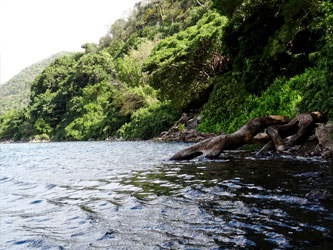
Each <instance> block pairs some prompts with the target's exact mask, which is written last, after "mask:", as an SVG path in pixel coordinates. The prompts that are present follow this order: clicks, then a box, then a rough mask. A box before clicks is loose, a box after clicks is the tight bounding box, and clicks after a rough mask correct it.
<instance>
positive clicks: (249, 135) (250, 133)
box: [170, 116, 289, 160]
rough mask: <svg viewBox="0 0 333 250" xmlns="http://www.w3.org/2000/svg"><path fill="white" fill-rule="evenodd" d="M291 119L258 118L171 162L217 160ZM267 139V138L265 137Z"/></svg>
mask: <svg viewBox="0 0 333 250" xmlns="http://www.w3.org/2000/svg"><path fill="white" fill-rule="evenodd" d="M287 122H289V118H287V117H285V116H265V117H257V118H253V119H251V120H250V121H248V122H247V123H246V124H245V125H244V126H243V127H241V128H240V129H239V130H237V131H236V132H235V133H233V134H230V135H225V134H222V135H219V136H216V137H213V138H211V139H207V140H204V141H202V142H199V143H196V144H194V145H192V146H190V147H188V148H185V149H183V150H181V151H179V152H177V153H176V154H174V155H173V156H172V157H171V158H170V160H190V159H193V158H195V157H197V156H201V155H202V156H203V157H206V158H211V159H214V158H217V157H218V156H219V155H220V154H221V152H222V151H223V150H226V149H236V148H239V147H240V146H242V145H244V144H246V143H248V142H250V141H251V139H253V137H254V136H255V135H257V134H258V133H259V132H261V131H262V130H264V129H265V128H267V127H269V126H272V125H278V124H286V123H287ZM265 139H267V137H265Z"/></svg>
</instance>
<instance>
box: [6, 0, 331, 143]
mask: <svg viewBox="0 0 333 250" xmlns="http://www.w3.org/2000/svg"><path fill="white" fill-rule="evenodd" d="M198 2H200V4H199V3H198ZM332 13H333V9H332V3H331V1H313V0H304V1H303V0H302V1H301V0H286V1H281V0H272V1H268V0H235V1H231V0H221V1H220V0H200V1H193V0H163V1H158V0H145V1H142V2H139V3H137V4H136V5H135V8H134V11H133V13H132V14H131V16H129V17H128V19H126V20H124V19H119V20H117V21H116V22H115V23H114V24H113V25H112V26H111V27H110V30H109V31H108V33H107V34H106V35H105V36H103V37H102V38H101V39H100V41H99V44H92V43H86V44H84V45H82V48H83V49H84V52H81V53H74V54H72V55H70V56H64V57H60V58H58V59H56V60H55V61H54V62H53V63H51V64H50V65H49V66H48V67H47V68H45V69H44V70H43V71H42V72H41V73H40V74H39V75H38V76H37V77H36V78H35V80H34V81H33V83H32V84H31V94H30V103H29V105H28V106H27V107H26V108H25V109H24V110H20V111H12V112H9V113H6V114H4V115H3V116H2V117H1V118H0V138H15V139H17V140H19V139H22V138H23V139H24V138H30V139H31V138H36V139H52V140H89V139H105V138H107V137H109V136H116V135H117V136H121V137H123V138H125V139H137V138H140V139H149V138H152V137H154V136H156V135H158V134H159V133H160V132H161V131H163V130H166V129H168V128H169V127H170V126H172V125H173V123H174V122H175V121H176V120H177V119H178V118H179V116H180V115H181V113H182V112H184V111H185V112H186V111H188V110H192V109H200V110H201V117H202V123H201V125H200V127H199V129H200V130H202V131H207V132H216V133H219V132H221V131H224V132H227V133H231V132H233V131H235V130H237V129H238V128H239V127H240V126H241V125H242V124H243V123H245V122H246V121H247V120H248V119H250V118H252V117H255V116H263V115H268V114H281V115H287V116H293V115H295V113H296V112H309V111H315V110H321V111H323V110H325V109H331V108H332V103H333V99H332V96H333V89H332V88H333V87H332V86H333V85H332V79H333V75H332V68H333V65H332V64H333V48H332V44H333V41H332V39H333V38H332V37H333V28H332V27H333V23H332V20H333V16H332ZM12 86H14V85H12ZM13 93H14V91H13ZM14 94H15V93H14ZM1 101H2V99H1V100H0V104H1ZM330 119H333V113H332V112H331V113H330Z"/></svg>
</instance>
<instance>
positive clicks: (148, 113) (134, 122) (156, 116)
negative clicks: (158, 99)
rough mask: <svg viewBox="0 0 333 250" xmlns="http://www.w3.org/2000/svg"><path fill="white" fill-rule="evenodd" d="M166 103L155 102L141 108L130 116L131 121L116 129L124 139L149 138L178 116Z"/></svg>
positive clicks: (172, 122)
mask: <svg viewBox="0 0 333 250" xmlns="http://www.w3.org/2000/svg"><path fill="white" fill-rule="evenodd" d="M179 114H180V113H179V110H175V109H174V108H172V107H170V105H168V104H165V103H164V104H163V103H162V104H160V103H156V104H153V105H151V106H149V107H148V108H142V109H139V110H138V111H136V112H135V113H134V114H133V115H132V116H131V122H130V123H126V124H124V125H123V126H122V127H121V128H120V130H119V131H118V134H119V136H121V137H123V138H124V139H138V138H140V139H149V138H153V137H155V136H157V135H159V134H160V133H161V132H162V131H165V130H167V129H168V128H170V127H171V126H172V125H173V124H174V122H175V121H176V119H175V118H176V117H178V116H179Z"/></svg>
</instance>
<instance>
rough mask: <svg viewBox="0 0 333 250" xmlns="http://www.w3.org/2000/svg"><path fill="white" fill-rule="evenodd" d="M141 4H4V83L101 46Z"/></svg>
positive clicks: (47, 0)
mask: <svg viewBox="0 0 333 250" xmlns="http://www.w3.org/2000/svg"><path fill="white" fill-rule="evenodd" d="M136 2H139V0H0V53H1V56H0V57H1V72H0V74H1V83H4V82H6V81H7V80H9V79H10V78H11V77H13V76H14V75H15V74H17V73H19V72H20V71H21V70H22V69H24V68H25V67H27V66H29V65H31V64H33V63H36V62H38V61H40V60H42V59H44V58H47V57H49V56H51V55H53V54H55V53H58V52H60V51H81V45H82V44H84V43H87V42H94V43H98V41H99V38H101V37H102V36H103V35H105V34H106V32H107V30H108V27H109V26H110V25H111V24H112V23H113V22H114V21H115V20H116V19H118V18H121V17H126V16H128V14H129V13H130V10H131V9H132V8H133V6H134V4H135V3H136Z"/></svg>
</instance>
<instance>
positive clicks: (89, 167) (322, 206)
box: [0, 142, 333, 249]
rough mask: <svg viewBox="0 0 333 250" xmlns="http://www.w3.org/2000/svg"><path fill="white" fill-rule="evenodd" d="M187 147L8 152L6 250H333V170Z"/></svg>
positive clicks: (4, 163)
mask: <svg viewBox="0 0 333 250" xmlns="http://www.w3.org/2000/svg"><path fill="white" fill-rule="evenodd" d="M184 146H185V145H184V144H171V143H170V144H163V143H154V142H112V143H111V142H78V143H47V144H8V145H4V144H3V145H0V194H1V200H0V249H239V248H244V249H274V248H275V249H288V248H290V249H333V202H332V200H327V199H324V200H316V199H315V198H316V197H311V195H309V193H310V194H311V192H313V190H319V192H325V190H326V192H330V193H333V185H332V184H333V171H332V169H333V166H332V164H330V163H325V162H320V161H305V160H304V159H297V160H291V159H288V158H286V159H282V158H275V159H254V158H252V157H251V154H250V153H247V152H243V151H241V152H228V153H227V154H226V155H224V157H223V159H221V160H218V161H187V162H179V163H175V162H168V161H167V159H168V158H169V157H170V156H171V155H172V154H173V153H174V152H176V151H178V150H179V149H181V148H183V147H184ZM307 194H308V195H307Z"/></svg>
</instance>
